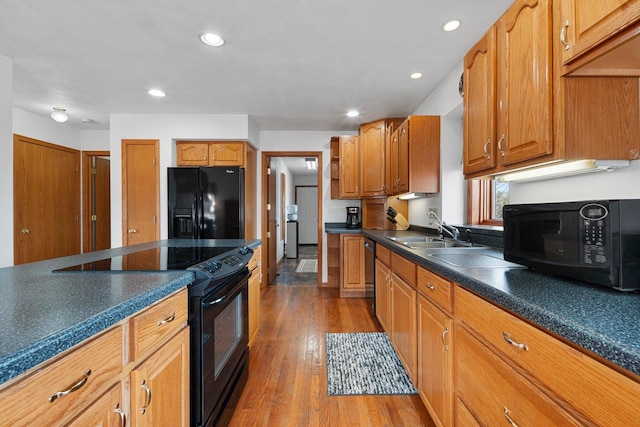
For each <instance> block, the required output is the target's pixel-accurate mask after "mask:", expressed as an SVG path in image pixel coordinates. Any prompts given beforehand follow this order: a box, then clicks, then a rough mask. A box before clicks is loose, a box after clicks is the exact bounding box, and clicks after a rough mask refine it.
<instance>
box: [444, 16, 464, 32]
mask: <svg viewBox="0 0 640 427" xmlns="http://www.w3.org/2000/svg"><path fill="white" fill-rule="evenodd" d="M458 27H460V20H459V19H452V20H450V21H447V22H445V23H444V24H442V30H443V31H446V32H450V31H455V30H457V29H458Z"/></svg>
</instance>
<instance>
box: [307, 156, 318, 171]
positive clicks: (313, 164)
mask: <svg viewBox="0 0 640 427" xmlns="http://www.w3.org/2000/svg"><path fill="white" fill-rule="evenodd" d="M304 161H305V162H306V163H307V169H309V170H315V169H318V163H317V162H316V159H315V158H313V157H307V158H306V159H304Z"/></svg>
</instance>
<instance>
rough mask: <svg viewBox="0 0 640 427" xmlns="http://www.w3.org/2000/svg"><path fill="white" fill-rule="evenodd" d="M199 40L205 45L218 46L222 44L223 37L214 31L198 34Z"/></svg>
mask: <svg viewBox="0 0 640 427" xmlns="http://www.w3.org/2000/svg"><path fill="white" fill-rule="evenodd" d="M200 41H201V42H202V43H204V44H206V45H207V46H213V47H220V46H222V45H223V44H224V39H223V38H222V37H220V36H219V35H217V34H214V33H204V34H200Z"/></svg>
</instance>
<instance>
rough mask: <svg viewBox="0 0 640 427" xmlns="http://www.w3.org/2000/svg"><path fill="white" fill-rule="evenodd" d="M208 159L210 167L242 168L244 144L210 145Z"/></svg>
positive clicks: (225, 143)
mask: <svg viewBox="0 0 640 427" xmlns="http://www.w3.org/2000/svg"><path fill="white" fill-rule="evenodd" d="M209 157H210V158H211V160H210V162H209V164H210V165H211V166H244V143H243V142H224V143H218V142H216V143H211V144H209Z"/></svg>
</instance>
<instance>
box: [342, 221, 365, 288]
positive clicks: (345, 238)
mask: <svg viewBox="0 0 640 427" xmlns="http://www.w3.org/2000/svg"><path fill="white" fill-rule="evenodd" d="M340 240H341V245H340V254H341V256H340V267H341V268H340V271H341V272H342V274H341V280H340V297H365V296H366V295H367V294H371V292H372V291H373V281H372V280H371V279H370V278H369V277H367V276H368V275H367V274H366V271H365V262H364V257H365V247H364V236H362V235H361V234H342V235H341V236H340Z"/></svg>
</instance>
